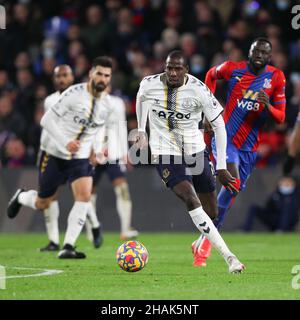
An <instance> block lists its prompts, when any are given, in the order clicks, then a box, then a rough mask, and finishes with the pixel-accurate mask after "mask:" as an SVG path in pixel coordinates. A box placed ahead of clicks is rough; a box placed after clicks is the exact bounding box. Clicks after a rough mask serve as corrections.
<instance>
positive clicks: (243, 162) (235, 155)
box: [211, 138, 257, 190]
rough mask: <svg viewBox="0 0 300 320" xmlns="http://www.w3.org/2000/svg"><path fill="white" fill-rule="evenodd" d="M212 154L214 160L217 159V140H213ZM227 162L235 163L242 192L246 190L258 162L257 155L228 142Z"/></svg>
mask: <svg viewBox="0 0 300 320" xmlns="http://www.w3.org/2000/svg"><path fill="white" fill-rule="evenodd" d="M211 146H212V152H213V155H214V158H215V159H217V152H216V144H215V139H214V138H213V139H212V143H211ZM226 153H227V156H226V162H227V163H235V164H236V166H237V168H238V170H239V174H240V179H241V187H240V190H244V189H245V187H246V183H247V180H248V178H249V177H250V175H251V173H252V171H253V169H254V167H255V162H256V157H257V153H256V152H253V151H242V150H239V149H237V147H236V146H235V145H234V144H233V143H231V142H230V141H229V140H227V150H226Z"/></svg>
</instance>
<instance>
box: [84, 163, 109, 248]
mask: <svg viewBox="0 0 300 320" xmlns="http://www.w3.org/2000/svg"><path fill="white" fill-rule="evenodd" d="M105 168H106V165H98V166H96V167H95V170H94V174H93V188H92V195H91V205H90V207H89V210H88V214H87V219H86V222H85V229H86V233H87V237H88V239H89V240H90V241H91V242H93V244H94V247H95V248H99V247H100V246H101V245H102V242H103V235H102V226H101V223H100V221H99V220H98V217H97V207H96V204H97V184H98V182H99V181H100V179H101V176H102V174H103V172H104V171H105Z"/></svg>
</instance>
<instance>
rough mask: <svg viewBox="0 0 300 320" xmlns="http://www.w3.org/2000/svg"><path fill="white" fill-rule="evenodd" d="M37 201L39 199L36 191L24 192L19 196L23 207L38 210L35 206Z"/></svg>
mask: <svg viewBox="0 0 300 320" xmlns="http://www.w3.org/2000/svg"><path fill="white" fill-rule="evenodd" d="M36 199H37V191H36V190H28V191H23V192H21V193H20V194H19V196H18V202H19V203H21V204H22V205H23V206H26V207H30V208H32V209H34V210H37V208H36V206H35V202H36Z"/></svg>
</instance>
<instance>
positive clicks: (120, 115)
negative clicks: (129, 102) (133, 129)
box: [108, 99, 128, 162]
mask: <svg viewBox="0 0 300 320" xmlns="http://www.w3.org/2000/svg"><path fill="white" fill-rule="evenodd" d="M120 100H121V99H120ZM113 112H114V114H113V115H112V118H111V123H110V125H109V127H108V139H109V137H110V136H111V135H115V134H116V135H117V139H118V148H117V149H118V158H119V159H124V160H125V162H127V154H128V132H127V121H126V108H125V104H124V102H123V100H121V101H120V105H118V108H114V111H113Z"/></svg>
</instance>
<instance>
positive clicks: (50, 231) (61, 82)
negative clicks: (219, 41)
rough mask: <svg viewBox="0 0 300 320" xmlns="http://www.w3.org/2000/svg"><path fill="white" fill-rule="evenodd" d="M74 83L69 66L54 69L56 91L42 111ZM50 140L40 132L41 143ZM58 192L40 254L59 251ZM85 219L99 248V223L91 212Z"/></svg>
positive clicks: (47, 215)
mask: <svg viewBox="0 0 300 320" xmlns="http://www.w3.org/2000/svg"><path fill="white" fill-rule="evenodd" d="M73 82H74V76H73V71H72V69H71V67H70V66H69V65H66V64H62V65H59V66H57V67H55V69H54V72H53V83H54V87H55V89H56V90H57V91H55V92H54V93H52V94H50V95H49V96H48V97H46V99H45V101H44V110H45V112H46V111H48V110H49V109H50V108H51V107H52V106H54V105H55V104H56V103H57V102H58V100H59V98H60V95H61V94H62V92H63V91H65V90H66V89H67V88H68V87H70V86H71V85H72V84H73ZM49 139H51V138H50V137H48V133H47V131H46V130H43V131H42V134H41V143H44V144H45V143H47V140H49ZM57 198H58V192H56V193H55V195H53V200H52V201H51V203H50V205H49V207H48V208H46V209H45V210H44V218H45V224H46V230H47V235H48V239H49V243H48V244H47V245H46V246H45V247H43V248H41V249H40V251H41V252H48V251H58V250H59V228H58V217H59V205H58V200H57ZM87 217H88V218H89V220H90V221H92V230H93V233H92V239H91V241H93V243H94V246H95V248H99V247H100V245H101V234H100V223H99V221H98V219H97V216H96V214H94V211H93V210H89V211H88V215H87Z"/></svg>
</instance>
